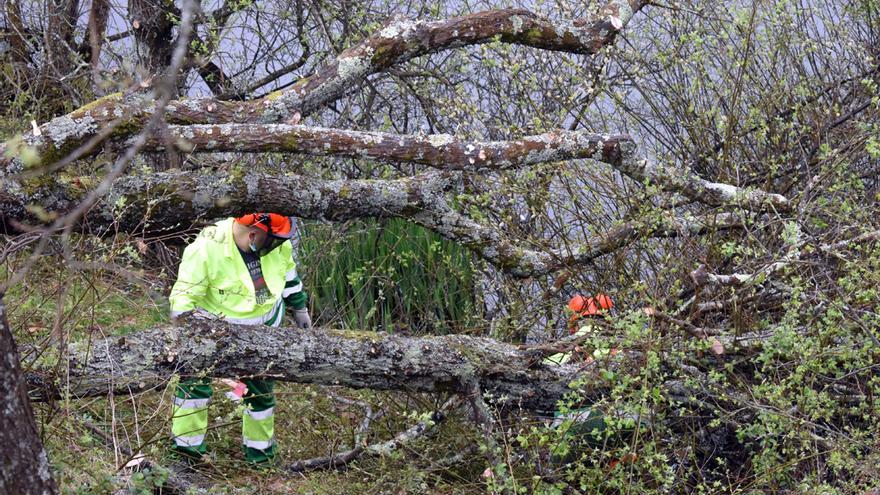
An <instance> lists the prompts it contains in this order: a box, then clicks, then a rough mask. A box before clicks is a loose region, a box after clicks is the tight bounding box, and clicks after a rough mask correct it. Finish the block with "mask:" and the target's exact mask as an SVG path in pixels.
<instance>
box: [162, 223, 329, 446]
mask: <svg viewBox="0 0 880 495" xmlns="http://www.w3.org/2000/svg"><path fill="white" fill-rule="evenodd" d="M294 225H295V224H294V222H293V221H292V220H291V219H290V218H288V217H286V216H283V215H279V214H276V213H253V214H248V215H244V216H242V217H239V218H228V219H226V220H222V221H220V222H217V223H216V224H214V225H211V226H208V227H206V228H205V229H204V230H202V231H201V232H200V233H199V235H198V237H197V238H196V239H195V241H193V243H192V244H190V245H189V246H187V248H186V249H185V250H184V252H183V257H182V259H181V261H180V269H179V270H178V274H177V281H176V282H175V283H174V287H172V289H171V295H170V297H169V299H170V303H171V317H172V318H175V317H177V316H179V315H180V314H182V313H184V312H187V311H193V312H194V314H195V315H196V316H204V317H209V318H222V319H223V320H225V321H228V322H230V323H237V324H242V325H260V324H262V325H268V326H272V327H277V326H280V325H281V321H282V319H283V317H284V314H285V308H287V307H292V308H293V310H294V321H295V322H296V325H297V326H298V327H300V328H309V327H311V323H312V322H311V318H310V316H309V312H308V310H307V309H306V298H307V296H306V293H305V292H304V291H303V285H302V282H301V281H300V278H299V276H298V275H297V271H296V263H294V261H293V256H292V246H291V242H290V240H291V239H292V238H293V236H294V233H295V232H294V230H295V229H294ZM242 381H243V382H244V384H245V385H246V386H247V392H246V393H245V394H244V405H245V408H246V409H245V411H244V414H243V416H242V427H241V430H242V431H241V433H242V445H243V448H244V451H245V458H246V459H247V460H248V461H249V462H253V463H260V462H265V461H268V460H271V459H272V458H273V457H274V456H275V451H276V445H275V394H274V386H275V382H274V381H273V380H262V379H244V380H242ZM212 393H213V391H212V389H211V382H210V381H209V380H207V379H191V380H181V381H180V383H179V385H178V386H177V389H176V391H175V394H174V395H175V397H174V405H173V408H172V409H173V410H172V421H171V423H172V424H171V431H172V436H173V442H174V444H173V448H174V449H175V450H177V451H178V452H180V453H183V454H185V455H188V456H191V457H194V458H200V457H201V456H202V454H204V453H205V435H206V433H207V431H208V403H209V402H210V401H211V396H212Z"/></svg>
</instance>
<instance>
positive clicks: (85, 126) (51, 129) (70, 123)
mask: <svg viewBox="0 0 880 495" xmlns="http://www.w3.org/2000/svg"><path fill="white" fill-rule="evenodd" d="M97 130H98V126H97V124H96V123H95V119H94V118H92V116H91V115H85V116H83V117H82V118H80V119H78V120H74V119H72V118H71V117H70V116H68V115H63V116H61V117H58V118H55V119H53V120H52V121H51V122H49V123H48V124H47V125H46V135H47V136H48V137H49V139H51V140H52V142H53V143H55V146H56V147H61V146H62V145H64V144H65V143H67V142H68V141H70V140H74V139H79V138H82V137H84V136H87V135H89V134H91V133H93V132H95V131H97Z"/></svg>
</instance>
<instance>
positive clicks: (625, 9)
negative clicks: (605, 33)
mask: <svg viewBox="0 0 880 495" xmlns="http://www.w3.org/2000/svg"><path fill="white" fill-rule="evenodd" d="M614 3H615V5H617V19H619V20H620V23H621V27H623V26H625V25H626V23H628V22H629V20H630V19H632V17H633V15H634V14H635V12H633V9H632V7H630V6H629V2H626V1H623V2H620V1H618V2H614ZM612 22H614V21H612ZM617 29H620V28H617Z"/></svg>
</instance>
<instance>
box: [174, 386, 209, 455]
mask: <svg viewBox="0 0 880 495" xmlns="http://www.w3.org/2000/svg"><path fill="white" fill-rule="evenodd" d="M211 395H212V390H211V382H210V381H208V380H207V379H201V380H184V381H181V382H180V383H179V384H178V385H177V389H176V390H175V392H174V403H173V405H172V406H171V433H172V435H173V442H174V448H175V449H176V450H179V451H182V452H185V453H187V454H190V455H195V456H200V455H202V454H204V453H205V434H206V433H207V432H208V403H210V402H211Z"/></svg>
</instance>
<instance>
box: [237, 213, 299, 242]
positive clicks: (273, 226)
mask: <svg viewBox="0 0 880 495" xmlns="http://www.w3.org/2000/svg"><path fill="white" fill-rule="evenodd" d="M235 221H236V222H238V223H240V224H242V225H247V226H250V227H257V228H258V229H260V230H262V231H264V232H266V233H267V234H269V235H270V236H272V237H280V238H282V239H290V238H291V237H293V233H294V232H293V224H292V223H291V222H290V217H286V216H284V215H279V214H278V213H249V214H247V215H244V216H241V217H238V218H236V219H235Z"/></svg>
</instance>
